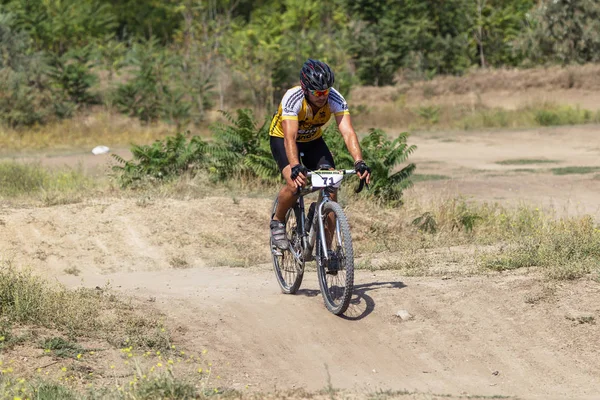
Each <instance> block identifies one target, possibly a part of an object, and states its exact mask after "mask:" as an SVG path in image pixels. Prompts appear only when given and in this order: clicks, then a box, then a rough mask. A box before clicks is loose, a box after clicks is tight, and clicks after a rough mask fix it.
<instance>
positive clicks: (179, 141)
mask: <svg viewBox="0 0 600 400" xmlns="http://www.w3.org/2000/svg"><path fill="white" fill-rule="evenodd" d="M131 153H132V154H133V160H130V161H126V160H125V159H123V158H122V157H121V156H119V155H117V154H112V156H113V158H114V159H115V160H116V161H117V162H118V163H119V164H120V165H115V166H113V171H115V172H117V175H118V179H119V181H120V183H121V186H123V187H124V186H129V185H131V184H134V183H138V182H140V181H141V180H143V179H145V178H150V179H154V180H164V179H171V178H173V177H176V176H179V175H182V174H183V173H185V172H188V171H194V170H196V169H198V168H200V167H202V166H203V165H204V163H205V161H206V156H207V154H206V143H205V142H204V141H203V140H202V139H201V138H199V137H198V136H194V137H192V138H191V139H190V141H189V142H188V141H187V134H184V133H178V134H177V135H175V136H169V137H167V138H166V139H165V140H164V141H160V140H157V141H155V142H154V143H153V144H152V145H149V146H146V145H133V146H132V147H131Z"/></svg>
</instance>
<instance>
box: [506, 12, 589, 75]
mask: <svg viewBox="0 0 600 400" xmlns="http://www.w3.org/2000/svg"><path fill="white" fill-rule="evenodd" d="M516 47H517V50H518V51H519V52H520V53H521V54H522V55H523V57H524V58H525V59H526V61H527V62H528V63H529V64H537V63H541V62H547V61H551V62H560V63H561V64H569V63H574V62H575V63H585V62H597V61H599V60H600V3H598V1H596V0H552V1H548V0H544V1H541V2H540V3H539V5H538V6H537V7H536V8H535V9H534V10H533V11H532V12H531V13H530V14H529V15H528V18H527V28H526V29H525V31H524V32H523V34H522V35H521V36H520V37H519V38H518V40H517V41H516Z"/></svg>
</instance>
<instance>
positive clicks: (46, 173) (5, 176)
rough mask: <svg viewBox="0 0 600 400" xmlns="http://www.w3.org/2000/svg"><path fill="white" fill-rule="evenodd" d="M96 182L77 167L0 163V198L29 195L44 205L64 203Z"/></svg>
mask: <svg viewBox="0 0 600 400" xmlns="http://www.w3.org/2000/svg"><path fill="white" fill-rule="evenodd" d="M96 185H97V183H96V182H95V181H94V180H92V179H91V178H89V177H88V176H86V175H85V174H84V173H83V172H82V171H81V169H79V168H68V169H48V168H45V167H43V166H41V165H39V164H31V163H29V164H24V163H18V162H13V161H9V162H0V198H2V197H4V198H21V197H31V198H35V199H39V200H42V201H43V202H44V203H45V204H46V205H55V204H67V203H72V202H76V201H79V200H80V195H81V194H82V193H83V192H85V191H87V190H89V189H91V188H94V187H95V186H96Z"/></svg>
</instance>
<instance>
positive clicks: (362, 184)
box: [306, 169, 369, 193]
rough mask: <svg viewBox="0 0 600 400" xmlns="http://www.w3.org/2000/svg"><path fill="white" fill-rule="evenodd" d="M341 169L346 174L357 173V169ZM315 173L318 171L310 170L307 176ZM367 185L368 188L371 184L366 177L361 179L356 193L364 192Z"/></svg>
mask: <svg viewBox="0 0 600 400" xmlns="http://www.w3.org/2000/svg"><path fill="white" fill-rule="evenodd" d="M339 171H340V172H342V173H343V174H344V175H356V171H355V170H353V169H342V170H339ZM315 173H316V172H315V171H308V174H307V175H306V177H307V178H310V177H311V176H312V175H313V174H315ZM316 174H317V175H319V174H318V173H316ZM365 185H366V186H367V190H368V189H369V184H368V183H367V182H366V181H365V180H364V179H361V180H360V183H359V185H358V187H357V188H356V189H354V193H360V192H362V190H363V188H364V187H365Z"/></svg>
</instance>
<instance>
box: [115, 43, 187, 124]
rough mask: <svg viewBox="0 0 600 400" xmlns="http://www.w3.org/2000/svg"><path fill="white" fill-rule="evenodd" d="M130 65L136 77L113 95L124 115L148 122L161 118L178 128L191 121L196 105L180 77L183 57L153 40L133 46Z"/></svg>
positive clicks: (119, 86) (118, 88)
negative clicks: (187, 93)
mask: <svg viewBox="0 0 600 400" xmlns="http://www.w3.org/2000/svg"><path fill="white" fill-rule="evenodd" d="M127 64H129V65H130V66H132V67H134V69H133V77H132V78H131V79H129V80H128V81H127V82H126V83H124V84H120V85H118V86H117V89H116V91H115V92H114V93H113V97H114V98H113V102H114V104H115V105H116V107H117V109H118V110H119V111H120V112H122V113H124V114H128V115H129V116H132V117H136V118H138V119H139V120H140V121H142V122H145V123H150V122H155V121H158V120H159V119H163V120H166V121H170V122H175V123H176V124H177V125H178V128H181V127H183V126H184V125H185V124H187V123H188V122H189V120H190V118H191V107H192V103H191V101H190V99H189V97H188V96H186V88H185V85H183V84H182V82H181V79H180V78H179V76H180V75H181V73H182V70H181V60H180V58H179V56H177V55H176V54H174V53H173V52H170V51H168V50H167V49H165V48H163V47H161V46H159V43H158V40H157V39H155V38H150V39H149V40H147V41H145V42H140V43H135V44H134V45H133V48H132V50H131V52H130V54H129V57H128V62H127Z"/></svg>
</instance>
